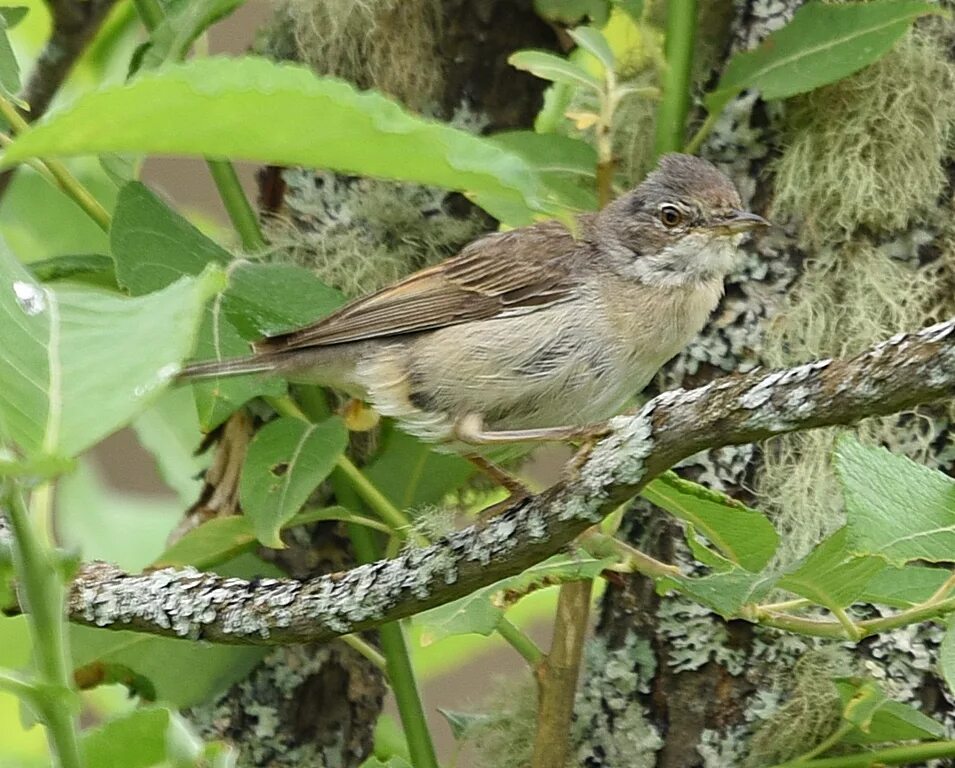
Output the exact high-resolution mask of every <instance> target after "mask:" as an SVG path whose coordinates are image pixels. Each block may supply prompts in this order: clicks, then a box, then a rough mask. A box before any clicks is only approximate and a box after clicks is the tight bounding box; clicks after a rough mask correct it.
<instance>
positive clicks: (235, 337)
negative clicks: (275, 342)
mask: <svg viewBox="0 0 955 768" xmlns="http://www.w3.org/2000/svg"><path fill="white" fill-rule="evenodd" d="M111 251H112V255H113V259H114V260H115V262H116V276H117V280H118V281H119V283H120V285H122V286H123V287H124V288H126V289H127V290H128V291H130V292H131V293H133V294H140V293H146V292H149V291H154V290H156V289H158V288H160V287H162V286H164V285H167V284H168V283H169V282H171V281H172V280H174V279H176V277H177V276H179V275H193V274H198V273H199V272H201V271H202V270H203V269H205V268H206V266H207V265H208V264H210V263H212V264H223V265H224V264H228V263H229V262H230V261H231V258H232V257H231V255H230V254H229V252H228V251H226V250H225V249H224V248H222V247H220V246H219V245H218V244H216V243H215V242H214V241H212V240H210V239H209V238H208V237H206V236H205V235H204V234H202V233H201V232H200V231H199V230H198V229H196V228H195V227H194V226H193V225H192V224H190V223H189V222H188V221H186V220H185V219H184V218H183V217H182V216H180V215H179V214H178V213H176V212H175V211H173V210H172V209H171V208H170V207H169V206H168V205H166V204H165V203H164V202H163V201H162V200H160V199H159V198H158V197H157V196H156V195H155V194H154V193H153V192H151V191H150V190H149V189H148V188H147V187H145V186H144V185H142V184H140V183H138V182H132V183H130V184H127V185H126V186H125V187H123V189H122V191H121V192H120V195H119V200H118V202H117V206H116V214H115V216H114V219H113V227H112V233H111ZM228 276H229V286H228V288H227V289H226V291H225V292H224V293H223V294H221V295H220V296H218V297H216V300H215V301H214V302H213V303H212V304H211V305H210V307H209V310H208V312H207V313H206V317H205V319H204V321H203V325H202V328H201V330H200V334H199V342H198V344H197V349H196V355H195V357H196V358H197V359H200V360H203V359H219V360H222V359H226V358H230V357H242V356H244V355H247V354H249V345H248V344H247V343H246V342H247V341H249V340H253V339H257V338H259V337H261V336H263V335H267V334H269V333H273V332H276V331H284V330H289V329H291V328H294V327H297V326H300V325H304V324H305V323H308V322H311V321H313V320H316V319H318V318H319V317H322V316H324V315H326V314H328V313H329V312H331V311H332V310H333V309H335V308H336V307H338V306H339V305H340V304H341V303H342V296H341V294H340V293H339V292H338V291H336V290H334V289H332V288H329V287H328V286H326V285H325V284H324V283H322V282H321V281H320V280H319V279H318V278H317V277H315V276H314V275H313V274H311V273H310V272H309V271H308V270H306V269H303V268H301V267H296V266H289V265H281V264H255V263H251V262H232V263H231V265H230V267H229V271H228ZM193 387H194V392H195V398H196V410H197V412H198V414H199V424H200V426H201V428H202V429H203V430H204V431H207V432H208V431H210V430H212V429H214V428H215V427H217V426H218V425H219V424H221V423H222V422H224V421H225V420H226V419H227V418H228V417H229V416H230V415H232V413H234V412H235V411H236V410H237V409H238V408H239V407H241V406H242V405H243V404H245V403H247V402H248V401H249V400H251V399H252V398H254V397H258V396H260V395H266V396H278V395H281V394H282V393H283V392H284V391H285V384H284V383H283V382H281V381H279V380H278V379H275V378H268V377H263V376H241V377H235V378H222V379H211V380H204V381H198V382H196V383H195V384H194V385H193Z"/></svg>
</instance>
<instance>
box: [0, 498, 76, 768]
mask: <svg viewBox="0 0 955 768" xmlns="http://www.w3.org/2000/svg"><path fill="white" fill-rule="evenodd" d="M7 502H8V503H7V505H6V506H7V512H8V516H9V520H10V526H11V528H12V530H13V564H14V570H15V573H16V574H17V580H18V582H19V585H20V589H21V590H22V593H21V598H22V600H23V603H24V606H23V607H24V608H25V609H26V614H27V622H28V623H29V626H30V635H31V636H32V638H33V655H34V659H35V662H36V667H37V682H38V683H39V684H40V685H42V686H43V687H44V688H46V689H48V690H47V693H46V695H44V696H43V697H42V710H43V713H42V714H43V718H44V722H45V725H46V728H47V738H48V740H49V743H50V750H51V751H52V753H53V754H54V756H55V760H56V764H57V765H58V766H59V767H60V768H80V767H81V766H82V761H81V760H80V749H79V742H78V740H77V736H76V723H75V721H74V717H73V706H72V704H73V691H72V682H73V681H72V677H71V675H70V667H69V662H68V658H69V653H68V650H67V640H66V632H65V625H66V622H65V621H64V593H65V590H64V588H63V580H62V577H61V573H60V568H59V567H58V565H57V562H56V560H55V558H54V557H53V551H52V548H51V543H50V542H47V541H44V540H43V538H42V537H41V536H40V535H39V534H38V532H37V530H36V528H35V527H34V524H33V521H34V520H37V519H40V520H45V519H48V518H49V516H50V511H51V509H52V507H53V486H52V485H50V484H49V483H44V484H43V485H40V486H37V487H36V488H35V489H34V490H33V493H32V494H31V497H30V511H29V512H27V509H26V507H25V506H24V504H23V499H22V497H21V496H20V492H19V490H17V489H11V491H10V492H9V493H8V494H7Z"/></svg>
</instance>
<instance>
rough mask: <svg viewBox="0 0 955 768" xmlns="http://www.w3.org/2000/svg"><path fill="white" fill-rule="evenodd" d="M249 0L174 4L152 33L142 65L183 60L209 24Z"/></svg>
mask: <svg viewBox="0 0 955 768" xmlns="http://www.w3.org/2000/svg"><path fill="white" fill-rule="evenodd" d="M244 2H245V0H190V2H187V3H178V4H176V5H174V6H172V7H171V8H170V10H169V11H168V12H167V13H166V15H165V16H164V17H163V20H162V23H161V24H159V26H157V27H156V28H155V29H154V30H153V31H152V32H150V34H149V44H148V45H147V47H146V49H145V50H144V51H143V53H142V56H141V58H140V68H141V69H144V70H145V69H154V68H155V67H158V66H159V65H161V64H164V63H166V62H167V61H180V60H182V59H184V58H185V57H186V54H187V53H189V48H190V47H191V46H192V44H193V42H195V40H196V38H198V37H199V35H201V34H202V33H203V32H205V31H206V29H208V28H209V27H211V26H212V25H213V24H215V23H216V22H217V21H219V20H221V19H224V18H225V17H226V16H228V15H229V14H231V13H232V12H233V11H234V10H235V9H236V8H238V7H239V6H240V5H242V4H243V3H244Z"/></svg>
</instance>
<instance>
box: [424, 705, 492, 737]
mask: <svg viewBox="0 0 955 768" xmlns="http://www.w3.org/2000/svg"><path fill="white" fill-rule="evenodd" d="M437 709H438V712H440V713H441V715H442V716H443V717H444V719H445V720H446V721H447V723H448V727H449V728H451V735H452V736H454V740H455V741H461V739H465V738H467V736H468V733H469V732H470V731H471V730H472V729H473V728H474V727H475V726H480V725H484V724H485V723H489V722H492V721H493V720H494V717H493V716H492V715H488V714H486V713H484V712H457V711H455V710H452V709H443V708H442V707H438V708H437Z"/></svg>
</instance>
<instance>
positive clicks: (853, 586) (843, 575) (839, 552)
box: [776, 527, 885, 609]
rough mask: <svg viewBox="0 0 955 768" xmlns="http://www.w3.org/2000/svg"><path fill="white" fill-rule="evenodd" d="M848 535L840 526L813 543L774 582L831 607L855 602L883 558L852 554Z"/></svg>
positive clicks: (883, 565)
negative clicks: (796, 561) (790, 567)
mask: <svg viewBox="0 0 955 768" xmlns="http://www.w3.org/2000/svg"><path fill="white" fill-rule="evenodd" d="M847 538H848V537H847V531H846V529H845V528H844V527H843V528H840V529H839V530H838V531H836V532H835V533H834V534H832V535H831V536H829V537H828V538H826V539H824V540H823V541H822V542H820V543H819V544H818V545H816V547H814V548H813V550H812V551H811V552H810V553H809V554H808V555H806V557H804V558H803V559H802V560H800V561H799V562H798V563H797V564H796V565H795V566H794V567H793V568H792V569H791V570H790V571H789V572H788V573H786V574H784V575H783V576H782V578H780V579H779V581H778V582H776V586H777V587H781V588H782V589H788V590H789V591H790V592H794V593H796V594H797V595H800V596H802V597H806V598H808V599H810V600H812V601H813V602H816V603H819V604H820V605H824V606H826V607H827V608H830V609H838V608H844V607H845V606H847V605H850V604H852V603H853V602H855V601H856V600H857V599H858V598H859V596H860V595H861V594H862V592H863V591H864V590H865V588H866V586H867V585H868V584H869V582H870V581H871V580H872V577H873V576H875V575H876V574H877V573H878V572H879V571H881V570H882V569H883V568H885V561H884V560H883V559H882V558H880V557H875V556H872V555H867V556H862V557H856V556H853V555H852V554H851V553H850V552H849V551H848V548H847Z"/></svg>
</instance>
